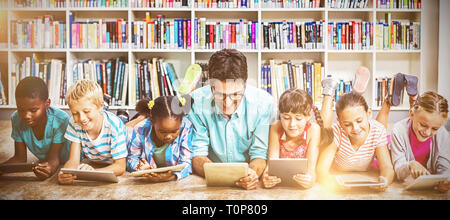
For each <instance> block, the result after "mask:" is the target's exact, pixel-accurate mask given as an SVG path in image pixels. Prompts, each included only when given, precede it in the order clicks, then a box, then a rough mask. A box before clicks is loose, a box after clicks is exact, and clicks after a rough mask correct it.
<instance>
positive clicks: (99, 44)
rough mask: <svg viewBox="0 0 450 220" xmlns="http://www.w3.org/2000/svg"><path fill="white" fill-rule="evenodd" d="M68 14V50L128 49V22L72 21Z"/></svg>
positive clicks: (120, 19) (71, 16) (120, 20)
mask: <svg viewBox="0 0 450 220" xmlns="http://www.w3.org/2000/svg"><path fill="white" fill-rule="evenodd" d="M73 19H74V18H73V15H72V13H70V15H69V21H70V30H69V31H70V48H76V49H100V48H101V49H125V48H128V43H127V42H128V41H127V39H128V34H129V33H128V22H127V21H125V20H124V19H122V18H119V19H117V20H109V19H108V20H103V19H99V20H96V21H94V20H89V21H74V20H73Z"/></svg>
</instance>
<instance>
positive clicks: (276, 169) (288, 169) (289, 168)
mask: <svg viewBox="0 0 450 220" xmlns="http://www.w3.org/2000/svg"><path fill="white" fill-rule="evenodd" d="M268 166H269V175H270V176H277V177H278V178H280V179H281V183H280V184H278V185H279V186H299V184H298V183H297V182H295V180H294V179H292V177H293V176H294V175H296V174H305V173H306V172H307V169H308V159H306V158H302V159H295V158H280V159H269V162H268Z"/></svg>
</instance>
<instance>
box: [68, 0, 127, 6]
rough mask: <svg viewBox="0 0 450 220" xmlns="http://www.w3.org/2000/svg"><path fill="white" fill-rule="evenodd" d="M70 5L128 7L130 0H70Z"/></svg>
mask: <svg viewBox="0 0 450 220" xmlns="http://www.w3.org/2000/svg"><path fill="white" fill-rule="evenodd" d="M68 1H69V6H71V7H83V8H90V7H102V8H105V7H106V8H110V7H115V8H117V7H122V8H126V7H128V0H68Z"/></svg>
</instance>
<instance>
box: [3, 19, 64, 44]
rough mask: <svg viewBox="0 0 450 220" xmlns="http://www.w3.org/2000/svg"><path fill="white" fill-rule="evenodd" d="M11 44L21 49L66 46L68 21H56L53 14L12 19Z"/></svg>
mask: <svg viewBox="0 0 450 220" xmlns="http://www.w3.org/2000/svg"><path fill="white" fill-rule="evenodd" d="M10 24H11V44H12V47H13V48H19V49H22V48H23V49H31V48H35V49H50V48H65V46H66V43H65V42H66V34H65V33H66V23H65V22H64V21H54V20H53V16H51V15H45V16H37V17H36V18H34V19H21V20H12V21H11V23H10Z"/></svg>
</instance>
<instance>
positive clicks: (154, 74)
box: [129, 58, 180, 105]
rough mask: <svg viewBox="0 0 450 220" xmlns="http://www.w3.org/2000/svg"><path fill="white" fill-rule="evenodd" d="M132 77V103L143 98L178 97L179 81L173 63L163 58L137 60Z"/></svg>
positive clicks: (130, 83)
mask: <svg viewBox="0 0 450 220" xmlns="http://www.w3.org/2000/svg"><path fill="white" fill-rule="evenodd" d="M132 71H133V74H131V75H130V76H133V77H130V80H129V81H130V82H129V85H130V86H131V103H130V105H134V104H136V101H137V100H140V99H143V98H149V99H155V98H157V97H159V96H167V95H172V96H174V95H177V91H178V88H179V83H180V82H179V79H178V75H177V73H176V71H175V68H174V66H173V64H172V63H168V62H165V61H164V59H162V58H152V59H148V60H146V59H142V60H137V61H136V63H135V64H134V67H133V70H132Z"/></svg>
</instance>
